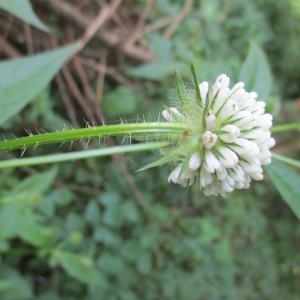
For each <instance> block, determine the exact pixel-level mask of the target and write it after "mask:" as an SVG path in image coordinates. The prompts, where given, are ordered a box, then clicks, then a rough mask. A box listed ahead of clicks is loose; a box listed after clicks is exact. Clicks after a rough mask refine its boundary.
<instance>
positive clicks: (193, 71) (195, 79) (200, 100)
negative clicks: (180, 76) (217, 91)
mask: <svg viewBox="0 0 300 300" xmlns="http://www.w3.org/2000/svg"><path fill="white" fill-rule="evenodd" d="M191 71H192V75H193V83H194V89H195V92H196V99H197V102H198V104H199V106H200V107H202V106H203V100H204V99H203V100H202V99H201V94H200V88H199V83H198V79H197V75H196V71H195V67H194V65H193V64H191Z"/></svg>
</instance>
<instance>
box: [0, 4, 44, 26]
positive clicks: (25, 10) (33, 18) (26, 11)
mask: <svg viewBox="0 0 300 300" xmlns="http://www.w3.org/2000/svg"><path fill="white" fill-rule="evenodd" d="M0 8H1V9H3V10H5V11H7V12H8V13H10V14H12V15H14V16H15V17H17V18H20V19H21V20H23V21H24V22H26V23H29V24H31V25H33V26H35V27H36V28H38V29H40V30H43V31H49V29H48V28H47V26H46V25H45V24H43V23H42V22H41V20H40V19H39V18H38V17H37V15H36V14H35V13H34V11H33V9H32V6H31V4H30V1H29V0H2V1H1V2H0Z"/></svg>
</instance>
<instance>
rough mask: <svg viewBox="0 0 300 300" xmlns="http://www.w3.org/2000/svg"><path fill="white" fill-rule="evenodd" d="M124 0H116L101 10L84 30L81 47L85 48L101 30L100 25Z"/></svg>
mask: <svg viewBox="0 0 300 300" xmlns="http://www.w3.org/2000/svg"><path fill="white" fill-rule="evenodd" d="M121 2H122V0H115V1H113V3H112V4H111V5H105V6H104V7H103V8H102V9H101V11H100V12H99V14H98V16H97V17H96V18H95V20H94V21H92V22H91V23H90V24H89V25H88V27H87V29H86V31H85V32H84V34H83V36H82V37H81V39H80V42H81V48H83V47H84V46H85V45H86V44H87V43H88V42H89V40H90V39H91V38H92V37H93V36H94V35H95V34H96V33H97V32H98V31H99V29H100V27H101V26H102V25H103V24H104V23H105V22H107V21H108V19H110V18H111V16H112V15H113V14H114V12H115V11H116V9H117V8H118V7H119V5H120V4H121Z"/></svg>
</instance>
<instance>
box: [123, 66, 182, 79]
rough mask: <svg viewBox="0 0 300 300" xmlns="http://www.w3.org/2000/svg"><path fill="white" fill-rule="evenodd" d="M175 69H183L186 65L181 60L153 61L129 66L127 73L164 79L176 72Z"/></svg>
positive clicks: (133, 75) (145, 77)
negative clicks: (133, 66)
mask: <svg viewBox="0 0 300 300" xmlns="http://www.w3.org/2000/svg"><path fill="white" fill-rule="evenodd" d="M175 69H177V70H180V71H182V70H184V69H185V66H184V64H182V63H179V62H172V63H169V62H151V63H147V64H144V65H141V66H138V67H135V68H128V69H127V70H126V73H127V74H128V75H129V76H132V77H134V78H144V79H149V80H163V79H165V78H167V77H168V76H170V75H172V74H174V70H175Z"/></svg>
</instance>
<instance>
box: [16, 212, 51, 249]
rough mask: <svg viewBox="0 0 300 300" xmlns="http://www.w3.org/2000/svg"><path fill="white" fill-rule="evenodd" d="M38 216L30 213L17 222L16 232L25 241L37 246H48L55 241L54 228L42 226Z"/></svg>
mask: <svg viewBox="0 0 300 300" xmlns="http://www.w3.org/2000/svg"><path fill="white" fill-rule="evenodd" d="M38 221H39V220H38V218H37V217H36V215H34V214H30V215H28V216H27V218H25V219H24V218H23V219H19V220H18V222H17V223H16V224H15V231H16V234H17V235H18V236H19V237H20V238H21V239H22V240H24V241H26V242H28V243H30V244H32V245H34V246H36V247H39V248H41V247H45V248H48V247H49V246H50V245H51V242H52V241H53V238H52V237H53V229H52V228H48V227H45V226H41V225H40V224H39V223H38Z"/></svg>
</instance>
